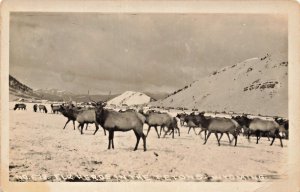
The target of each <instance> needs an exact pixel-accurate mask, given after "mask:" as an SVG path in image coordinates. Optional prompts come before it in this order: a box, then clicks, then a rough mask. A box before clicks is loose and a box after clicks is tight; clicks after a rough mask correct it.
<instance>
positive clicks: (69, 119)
mask: <svg viewBox="0 0 300 192" xmlns="http://www.w3.org/2000/svg"><path fill="white" fill-rule="evenodd" d="M70 121H71V120H70V119H68V121H67V122H66V124H65V126H64V128H63V129H65V128H66V126H67V124H68V123H69V122H70Z"/></svg>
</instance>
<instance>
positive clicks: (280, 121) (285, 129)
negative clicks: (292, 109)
mask: <svg viewBox="0 0 300 192" xmlns="http://www.w3.org/2000/svg"><path fill="white" fill-rule="evenodd" d="M274 120H275V121H276V122H277V123H278V124H279V125H281V128H280V129H279V132H280V133H283V134H284V137H285V138H286V139H288V138H289V120H285V119H283V118H280V117H276V118H275V119H274Z"/></svg>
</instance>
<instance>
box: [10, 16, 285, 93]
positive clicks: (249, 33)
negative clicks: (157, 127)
mask: <svg viewBox="0 0 300 192" xmlns="http://www.w3.org/2000/svg"><path fill="white" fill-rule="evenodd" d="M287 37H288V34H287V17H285V16H282V15H249V14H244V15H241V14H234V15H233V14H231V15H230V14H83V13H81V14H78V13H76V14H75V13H73V14H71V13H68V14H67V13H55V14H54V13H51V14H49V13H12V14H11V20H10V74H11V75H13V76H14V77H16V78H17V79H18V80H20V81H21V82H23V83H25V84H26V85H28V86H30V87H32V88H33V89H39V88H57V89H61V90H68V91H72V92H74V93H87V91H88V90H90V93H91V94H101V93H102V94H103V93H104V94H107V93H108V92H109V91H111V93H112V94H114V93H121V92H124V91H126V90H133V91H150V92H173V91H174V90H176V89H178V88H181V87H183V86H185V85H186V84H189V83H191V82H192V81H194V80H197V79H200V78H201V77H203V76H206V75H208V74H210V73H212V72H213V71H214V70H217V69H220V68H222V67H225V66H228V65H233V64H235V63H237V62H241V61H243V60H245V59H249V58H252V57H260V56H264V55H266V54H267V53H269V54H272V53H278V52H284V53H287V43H288V38H287Z"/></svg>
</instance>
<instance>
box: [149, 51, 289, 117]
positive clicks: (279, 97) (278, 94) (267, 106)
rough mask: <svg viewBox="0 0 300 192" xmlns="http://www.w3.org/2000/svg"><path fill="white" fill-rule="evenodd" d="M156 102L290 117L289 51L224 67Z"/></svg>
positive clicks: (168, 105)
mask: <svg viewBox="0 0 300 192" xmlns="http://www.w3.org/2000/svg"><path fill="white" fill-rule="evenodd" d="M152 105H162V106H164V107H187V108H189V109H193V108H197V109H199V110H203V111H219V112H223V111H225V112H230V111H232V112H236V113H250V114H261V115H278V116H283V117H287V114H288V60H287V54H274V55H269V54H267V55H265V56H263V57H259V58H252V59H248V60H245V61H243V62H240V63H237V64H235V65H232V66H228V67H225V68H222V69H220V70H218V71H215V72H213V73H212V74H210V75H208V76H206V77H204V78H201V79H199V80H197V81H195V82H193V83H191V84H190V85H187V86H185V87H183V88H182V89H179V90H177V91H175V92H174V93H172V94H170V95H169V96H168V97H167V98H165V99H162V100H160V101H158V102H153V103H152Z"/></svg>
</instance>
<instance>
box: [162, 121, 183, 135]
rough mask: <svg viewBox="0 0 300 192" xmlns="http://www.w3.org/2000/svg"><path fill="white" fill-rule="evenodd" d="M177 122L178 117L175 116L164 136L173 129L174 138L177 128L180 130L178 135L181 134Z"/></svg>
mask: <svg viewBox="0 0 300 192" xmlns="http://www.w3.org/2000/svg"><path fill="white" fill-rule="evenodd" d="M177 122H178V121H177V119H176V117H173V121H172V123H171V126H170V127H168V130H167V131H165V134H164V137H165V136H166V135H167V134H168V132H170V131H171V132H170V134H173V135H172V138H173V139H174V133H175V129H176V130H177V131H178V136H180V130H179V128H178V126H177Z"/></svg>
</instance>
